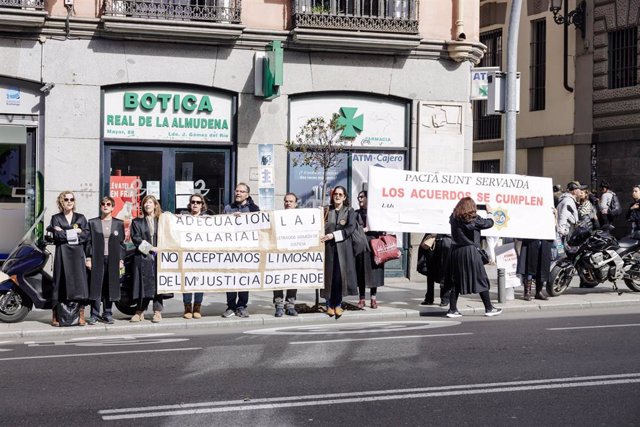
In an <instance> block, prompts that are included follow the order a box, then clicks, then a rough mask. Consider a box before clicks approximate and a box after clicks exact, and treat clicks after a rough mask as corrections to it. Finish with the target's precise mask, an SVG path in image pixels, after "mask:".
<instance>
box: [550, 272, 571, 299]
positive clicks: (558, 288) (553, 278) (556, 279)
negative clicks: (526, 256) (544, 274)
mask: <svg viewBox="0 0 640 427" xmlns="http://www.w3.org/2000/svg"><path fill="white" fill-rule="evenodd" d="M572 272H573V267H560V266H558V265H556V266H555V267H553V269H552V270H551V273H550V274H549V281H548V282H547V293H548V294H549V295H551V296H552V297H557V296H558V295H560V294H562V293H563V292H564V291H566V290H567V288H568V287H569V284H570V283H571V279H573V274H572Z"/></svg>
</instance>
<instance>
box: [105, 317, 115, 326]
mask: <svg viewBox="0 0 640 427" xmlns="http://www.w3.org/2000/svg"><path fill="white" fill-rule="evenodd" d="M102 321H103V322H104V323H106V324H107V325H113V324H114V323H115V321H114V320H113V316H102Z"/></svg>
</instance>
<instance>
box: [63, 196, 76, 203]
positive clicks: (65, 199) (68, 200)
mask: <svg viewBox="0 0 640 427" xmlns="http://www.w3.org/2000/svg"><path fill="white" fill-rule="evenodd" d="M64 201H65V202H75V201H76V199H74V198H71V199H67V198H66V197H65V198H64Z"/></svg>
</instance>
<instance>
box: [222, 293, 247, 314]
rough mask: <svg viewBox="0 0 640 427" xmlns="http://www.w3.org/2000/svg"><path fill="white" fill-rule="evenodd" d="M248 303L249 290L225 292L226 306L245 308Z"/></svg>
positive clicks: (231, 308)
mask: <svg viewBox="0 0 640 427" xmlns="http://www.w3.org/2000/svg"><path fill="white" fill-rule="evenodd" d="M247 304H249V292H227V308H228V309H230V310H234V311H235V310H237V309H239V308H247Z"/></svg>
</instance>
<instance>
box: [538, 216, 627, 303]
mask: <svg viewBox="0 0 640 427" xmlns="http://www.w3.org/2000/svg"><path fill="white" fill-rule="evenodd" d="M576 275H577V276H578V277H579V278H580V283H581V286H582V287H594V286H597V285H599V284H600V283H603V282H607V281H609V282H612V283H613V288H614V290H617V289H618V286H617V284H616V281H618V280H623V281H624V283H625V284H626V285H627V287H628V288H629V289H631V290H632V291H635V292H640V240H638V239H635V238H631V237H625V238H623V239H621V240H620V241H617V240H616V238H615V237H613V236H612V235H611V234H610V233H609V231H608V230H595V231H591V230H589V229H588V228H586V227H576V229H575V230H574V231H573V232H572V233H571V234H570V235H569V237H568V238H567V240H566V243H565V256H564V257H562V258H560V259H559V260H557V261H556V262H554V263H553V264H552V268H551V274H550V276H549V282H548V283H547V292H548V293H549V295H551V296H558V295H560V294H562V293H563V292H564V291H565V290H566V289H567V288H568V287H569V284H570V283H571V280H572V279H573V278H574V277H575V276H576Z"/></svg>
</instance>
